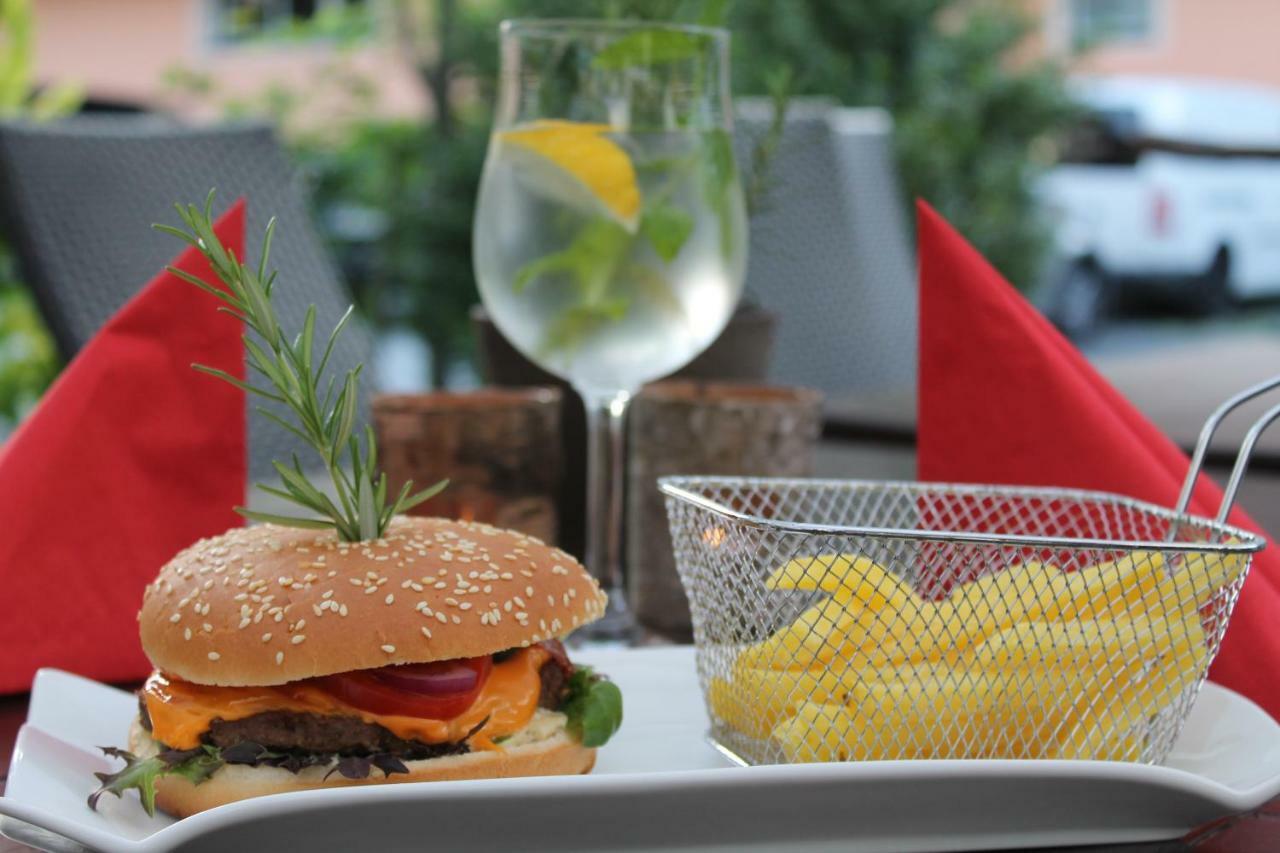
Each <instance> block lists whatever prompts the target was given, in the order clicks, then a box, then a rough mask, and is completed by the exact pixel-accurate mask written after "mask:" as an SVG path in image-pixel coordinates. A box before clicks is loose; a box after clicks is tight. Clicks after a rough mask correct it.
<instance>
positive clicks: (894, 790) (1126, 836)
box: [0, 647, 1280, 853]
mask: <svg viewBox="0 0 1280 853" xmlns="http://www.w3.org/2000/svg"><path fill="white" fill-rule="evenodd" d="M574 657H575V659H580V660H581V661H582V662H584V663H590V664H592V665H595V666H597V667H598V668H599V669H600V670H601V671H603V672H606V673H608V674H609V675H610V676H611V677H612V678H613V679H614V680H615V681H617V682H618V684H619V686H620V687H621V688H622V692H623V696H624V699H625V705H626V708H625V713H626V719H625V722H624V724H623V727H622V730H621V731H620V732H619V733H618V735H617V737H616V738H615V739H614V740H613V741H611V742H610V743H609V745H608V746H606V747H605V748H604V749H602V750H601V751H600V757H599V762H598V764H597V766H596V770H595V772H594V773H592V774H591V775H589V776H576V777H553V778H539V779H494V780H477V781H474V782H428V783H407V784H396V785H376V786H367V787H359V788H334V789H329V790H324V791H309V792H303V793H297V794H282V795H276V796H271V797H263V798H260V799H257V800H249V801H246V802H241V803H233V804H231V805H227V806H223V807H221V808H217V809H213V810H211V811H208V812H204V813H202V814H199V815H196V816H194V817H191V818H188V819H186V820H183V821H173V820H172V819H169V818H164V817H157V818H155V819H151V818H148V817H147V816H146V815H145V814H143V812H142V809H141V808H140V807H139V805H138V803H137V800H136V797H135V796H134V795H132V794H130V795H129V796H128V797H127V798H126V799H124V800H116V799H114V798H112V797H106V798H104V799H103V800H102V805H101V807H100V808H101V811H100V812H98V813H95V812H92V811H90V810H89V809H88V807H87V806H86V805H85V798H86V797H87V796H88V794H89V792H90V791H91V790H92V789H93V788H94V786H95V780H94V778H93V776H92V773H93V771H95V770H106V769H110V768H112V767H114V766H116V765H115V764H113V762H109V761H108V760H107V759H105V758H104V757H103V756H102V755H101V753H99V752H98V751H97V749H96V748H95V747H96V746H98V745H107V744H117V745H119V744H122V743H123V741H124V737H125V732H126V731H127V729H128V725H129V721H130V720H131V719H132V717H133V715H134V713H136V708H137V706H136V702H135V700H134V697H133V696H132V695H130V694H129V693H126V692H123V691H120V690H115V689H113V688H111V687H106V686H104V685H101V684H97V683H95V682H92V681H88V680H85V679H82V678H79V677H77V676H74V675H69V674H67V673H64V672H59V671H56V670H44V671H42V672H41V673H40V674H39V675H38V676H37V678H36V682H35V685H34V687H33V696H32V701H31V710H30V716H29V718H28V722H27V724H26V725H25V726H24V727H23V729H22V731H21V733H20V735H19V738H18V745H17V749H16V751H15V754H14V758H13V764H12V767H11V771H10V775H9V780H8V783H7V784H8V788H7V790H6V796H5V797H3V798H0V815H8V817H7V818H3V819H0V830H2V831H3V832H4V833H5V834H6V835H9V836H10V837H13V838H17V839H19V840H22V841H26V842H27V843H31V844H35V845H37V846H40V847H42V848H44V849H47V850H79V849H83V847H88V848H92V849H99V850H103V851H108V853H160V851H170V850H183V851H203V850H209V851H213V850H232V849H244V850H255V849H294V848H297V847H305V848H306V849H308V850H311V851H316V852H317V853H318V851H322V850H361V849H370V850H378V851H379V853H390V851H397V850H423V849H430V850H433V851H442V850H455V849H465V850H468V851H489V850H495V851H496V850H514V849H518V850H522V851H578V850H584V851H585V850H602V849H609V848H626V849H627V850H647V849H663V850H750V849H755V850H777V849H788V850H802V851H818V850H842V851H848V850H859V851H877V850H894V851H914V850H939V849H951V850H964V849H970V850H972V849H992V848H1000V847H1027V846H1056V845H1074V844H1098V843H1106V842H1124V841H1142V840H1152V839H1159V838H1170V837H1176V836H1179V835H1182V834H1183V833H1185V832H1186V831H1187V830H1189V829H1191V828H1192V827H1195V826H1198V825H1199V824H1202V823H1204V822H1206V821H1209V820H1213V819H1215V818H1219V817H1222V816H1224V815H1227V814H1231V813H1234V812H1238V811H1244V810H1247V809H1250V808H1255V807H1257V806H1258V805H1261V804H1262V803H1264V802H1266V801H1267V800H1269V799H1271V798H1272V797H1274V796H1276V795H1277V794H1280V726H1277V725H1276V723H1275V722H1273V721H1272V720H1271V718H1270V717H1268V716H1267V715H1266V714H1265V713H1264V712H1263V711H1261V710H1260V709H1259V708H1257V707H1256V706H1255V705H1253V704H1252V703H1250V702H1249V701H1247V700H1245V699H1243V698H1241V697H1240V696H1238V695H1236V694H1235V693H1232V692H1230V691H1228V690H1225V689H1223V688H1220V687H1215V686H1214V685H1206V687H1205V689H1204V691H1203V693H1202V694H1201V696H1200V699H1199V701H1198V702H1197V704H1196V707H1195V710H1194V711H1193V713H1192V716H1191V719H1190V720H1189V722H1188V723H1187V726H1186V728H1185V729H1184V731H1183V733H1182V736H1181V738H1180V739H1179V741H1178V744H1177V746H1176V748H1175V750H1174V753H1173V755H1172V756H1171V757H1170V759H1169V762H1168V764H1167V766H1163V767H1147V766H1141V765H1133V764H1115V763H1106V762H1087V761H1079V762H1065V761H1037V762H1031V761H1027V762H1019V761H921V762H897V761H893V762H871V763H862V764H856V763H855V764H810V765H794V766H780V767H750V768H742V767H735V766H730V765H729V763H728V762H727V761H726V760H725V759H723V758H721V757H720V755H719V754H718V753H717V752H716V751H715V750H714V749H713V748H712V747H711V746H709V745H708V744H707V742H706V740H705V738H704V733H705V731H706V728H707V718H706V712H705V711H704V709H703V705H702V700H701V695H700V693H699V691H698V685H697V679H696V676H695V674H694V663H693V650H692V649H690V648H687V647H686V648H663V649H640V650H623V651H600V650H596V651H588V652H579V653H576V654H575V655H574ZM82 846H83V847H82Z"/></svg>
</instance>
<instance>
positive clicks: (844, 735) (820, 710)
mask: <svg viewBox="0 0 1280 853" xmlns="http://www.w3.org/2000/svg"><path fill="white" fill-rule="evenodd" d="M852 728H853V720H852V717H851V715H850V713H849V709H848V708H846V707H845V706H844V705H835V704H823V703H820V702H803V703H801V704H800V705H799V706H798V707H797V708H796V712H795V714H794V715H793V716H791V717H788V718H786V719H785V720H783V721H782V722H780V723H778V725H777V726H775V727H774V729H773V732H772V735H773V739H774V740H775V741H777V742H778V744H779V745H780V746H781V747H782V750H783V752H785V753H786V756H787V758H788V759H790V760H791V761H795V762H800V763H808V762H813V761H847V760H849V759H850V758H852V757H853V756H852V755H851V754H850V752H849V743H850V742H853V741H856V738H855V737H854V736H853V734H852Z"/></svg>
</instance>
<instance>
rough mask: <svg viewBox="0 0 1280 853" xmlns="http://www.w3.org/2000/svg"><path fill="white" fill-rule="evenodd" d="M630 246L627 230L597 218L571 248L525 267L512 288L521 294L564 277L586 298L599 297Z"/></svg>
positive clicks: (604, 219) (589, 223)
mask: <svg viewBox="0 0 1280 853" xmlns="http://www.w3.org/2000/svg"><path fill="white" fill-rule="evenodd" d="M630 245H631V235H630V234H628V233H627V230H626V229H625V228H623V227H622V226H621V225H619V224H618V223H616V222H614V221H613V220H611V219H606V218H604V217H597V218H595V219H592V220H590V221H588V222H587V224H586V225H584V226H583V227H582V229H581V230H580V231H579V232H578V233H577V234H576V235H575V236H574V238H573V240H572V241H570V243H569V245H568V246H565V247H564V248H563V249H561V250H560V251H558V252H552V253H550V254H548V255H543V256H542V257H540V258H535V259H534V260H532V261H530V262H529V263H527V264H525V265H524V266H522V267H521V268H520V270H519V271H518V272H517V273H516V277H515V280H514V281H513V282H512V285H511V287H512V289H513V290H514V291H515V292H516V293H519V292H521V291H522V290H524V289H525V288H526V287H528V286H529V284H531V283H532V282H533V281H534V280H535V279H538V278H541V277H543V276H547V275H553V274H556V273H564V274H565V275H567V276H568V277H569V278H570V279H571V280H572V281H573V283H574V284H575V285H576V286H577V288H578V290H579V291H580V292H581V293H582V295H583V298H588V297H591V296H595V295H598V294H599V293H601V292H603V290H604V289H605V285H607V284H608V281H609V278H610V277H611V276H612V275H613V270H614V268H615V267H616V266H617V265H618V262H619V261H621V260H622V256H623V255H624V254H626V251H627V249H628V248H629V247H630Z"/></svg>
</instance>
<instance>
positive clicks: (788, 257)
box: [737, 99, 916, 396]
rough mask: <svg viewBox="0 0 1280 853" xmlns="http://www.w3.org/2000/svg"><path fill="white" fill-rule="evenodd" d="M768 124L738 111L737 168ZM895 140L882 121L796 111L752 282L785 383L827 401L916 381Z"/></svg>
mask: <svg viewBox="0 0 1280 853" xmlns="http://www.w3.org/2000/svg"><path fill="white" fill-rule="evenodd" d="M771 119H772V110H771V109H770V108H769V107H768V105H767V104H765V103H763V102H760V101H755V100H751V99H744V100H742V101H739V103H738V118H737V141H738V145H739V152H738V153H739V158H740V162H743V163H746V162H749V160H748V159H747V157H748V156H749V154H748V151H749V148H750V145H751V144H752V143H753V142H754V140H756V139H759V138H760V137H761V134H763V133H765V131H766V128H767V127H768V126H769V123H770V121H771ZM892 133H893V128H892V121H891V119H890V118H889V116H888V114H887V113H885V112H884V111H882V110H877V109H849V108H840V107H834V106H832V105H831V104H830V103H829V102H826V101H822V100H799V101H796V102H794V103H793V104H792V106H791V109H790V110H789V111H788V115H787V122H786V125H785V127H784V130H783V133H782V138H781V141H780V143H779V145H778V148H777V151H776V154H775V156H774V160H773V162H772V165H771V167H770V171H769V173H768V177H767V182H766V188H765V191H764V193H763V194H762V198H761V200H760V205H759V208H760V209H759V210H757V211H756V213H755V215H753V217H752V220H751V263H750V264H749V266H748V271H747V281H746V292H747V294H748V295H749V296H750V297H752V298H754V299H755V300H757V301H758V302H759V303H760V304H761V305H763V306H764V307H765V308H768V309H770V310H772V311H774V312H776V313H777V314H778V316H779V324H778V331H777V340H776V343H775V348H774V360H773V367H772V370H771V378H773V379H774V380H776V381H778V382H782V383H786V384H795V385H807V386H809V387H812V388H817V389H819V390H821V391H823V392H825V393H826V394H828V395H829V396H840V395H844V394H850V393H862V392H871V391H882V390H886V389H893V388H900V387H903V386H909V385H911V384H912V383H914V382H915V375H916V283H915V259H914V258H913V256H912V253H913V251H914V249H913V246H912V238H911V230H910V228H909V226H908V224H907V217H906V210H905V207H904V205H903V201H902V196H901V191H900V189H899V187H898V178H897V168H896V166H895V165H894V160H893V151H892Z"/></svg>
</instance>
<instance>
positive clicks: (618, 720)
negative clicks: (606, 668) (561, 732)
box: [560, 666, 622, 747]
mask: <svg viewBox="0 0 1280 853" xmlns="http://www.w3.org/2000/svg"><path fill="white" fill-rule="evenodd" d="M568 689H569V695H568V698H566V699H565V701H564V704H563V705H561V706H560V710H561V711H563V712H564V714H565V716H567V717H568V718H569V722H568V724H567V726H566V728H568V730H569V734H571V735H573V736H574V737H575V738H577V739H578V740H579V741H580V742H581V743H582V745H583V746H587V747H598V746H604V745H605V744H606V743H608V742H609V738H611V737H613V734H614V732H616V731H617V730H618V728H619V727H620V726H621V725H622V691H621V690H619V689H618V685H616V684H614V683H613V682H612V681H608V680H606V679H605V678H604V677H603V676H600V675H596V674H595V672H594V671H593V670H592V669H591V667H587V666H580V667H578V668H576V669H575V670H574V671H573V675H571V676H570V677H569V685H568Z"/></svg>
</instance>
